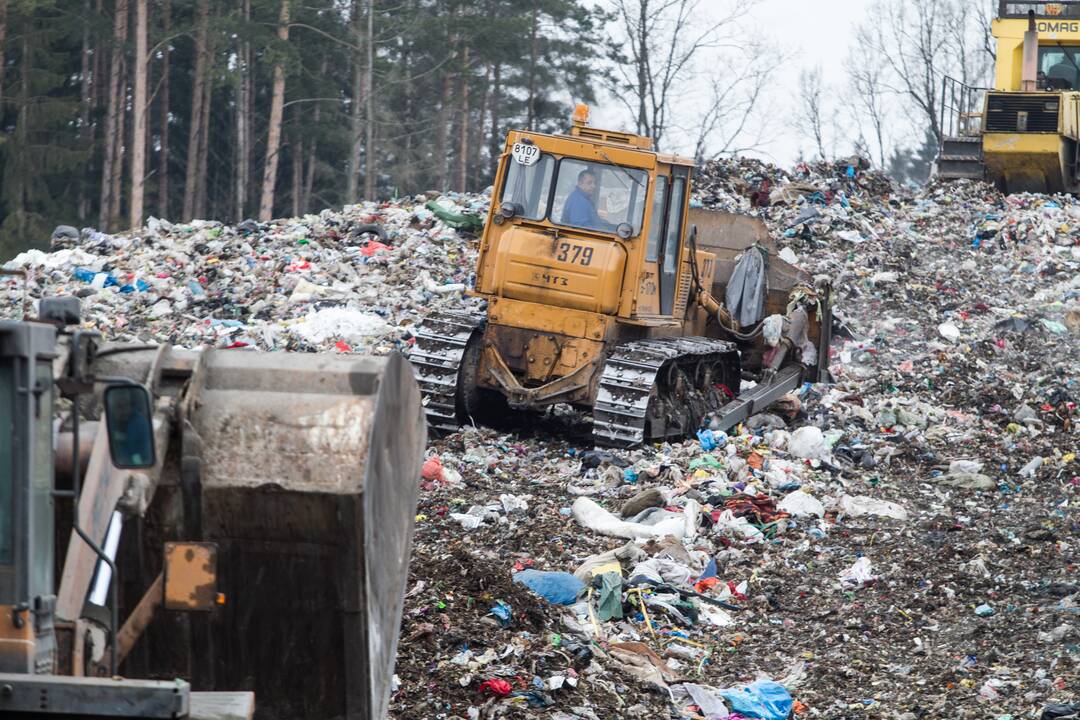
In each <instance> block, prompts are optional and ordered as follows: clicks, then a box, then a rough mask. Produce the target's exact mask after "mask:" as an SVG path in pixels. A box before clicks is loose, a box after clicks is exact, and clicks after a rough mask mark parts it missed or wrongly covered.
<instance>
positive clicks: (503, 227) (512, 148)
mask: <svg viewBox="0 0 1080 720" xmlns="http://www.w3.org/2000/svg"><path fill="white" fill-rule="evenodd" d="M693 171H694V165H693V161H692V160H689V159H687V158H682V157H678V156H676V155H667V154H663V153H659V152H656V151H655V150H654V149H653V143H652V141H651V139H649V138H646V137H642V136H637V135H632V134H628V133H623V132H614V131H609V130H602V129H599V128H595V127H591V126H590V125H589V124H588V108H587V107H585V106H578V107H577V109H576V110H575V113H574V117H573V120H572V126H571V129H570V133H569V135H554V134H545V133H539V132H524V131H512V132H510V133H509V135H508V137H507V139H506V144H505V148H504V151H503V153H502V156H501V158H500V162H499V168H498V175H497V178H496V181H495V185H494V189H493V193H494V194H493V196H492V205H491V209H490V211H489V214H488V217H487V222H486V224H485V227H484V231H483V236H482V238H481V241H480V251H479V258H478V261H477V269H476V286H475V290H474V291H473V294H474V295H476V296H479V297H481V298H483V299H485V300H486V301H487V307H486V312H483V313H441V314H437V315H433V316H430V317H429V318H428V319H427V320H425V322H424V324H423V325H422V326H421V327H420V328H419V330H418V332H417V337H416V343H415V346H414V348H413V351H412V353H411V355H410V361H411V362H412V363H413V366H414V368H415V370H416V375H417V379H418V380H419V383H420V388H421V391H422V393H423V396H424V403H425V407H426V411H427V417H428V423H429V425H430V426H431V427H433V428H436V429H442V430H453V429H456V428H457V427H459V425H460V424H462V423H468V422H470V421H472V422H480V423H485V422H492V421H494V420H498V419H499V417H500V416H502V415H504V414H505V413H509V412H514V411H520V410H540V409H543V408H547V407H550V406H553V405H556V404H560V403H565V404H568V405H571V406H576V407H579V408H582V409H584V410H586V411H588V412H591V414H592V418H593V436H594V439H595V441H596V443H597V444H598V445H603V446H617V447H629V446H633V445H637V444H640V443H643V442H653V441H662V440H665V439H668V438H678V437H683V436H686V435H691V434H693V433H694V432H696V431H697V430H699V429H700V428H701V427H702V425H703V424H705V423H709V424H710V425H711V426H712V427H713V428H718V429H726V428H729V427H731V426H733V425H735V424H737V423H738V422H740V421H741V420H743V419H745V418H746V417H748V416H749V415H751V414H753V413H754V412H758V411H760V410H761V409H763V408H764V407H766V406H768V405H769V404H770V403H771V402H773V401H775V399H776V398H778V397H780V396H781V395H783V394H784V393H787V392H789V391H791V390H792V389H794V388H796V387H798V386H799V385H800V383H802V382H803V381H804V380H818V379H822V378H824V377H825V374H826V372H827V367H828V351H829V338H830V328H831V314H830V308H829V289H828V287H827V285H826V284H824V283H817V284H815V282H814V279H813V278H812V277H810V276H809V275H807V274H806V273H805V272H802V271H801V270H799V269H798V268H796V267H794V266H792V265H790V264H788V263H787V262H785V261H784V260H783V259H781V258H780V257H779V256H778V251H777V247H776V245H775V244H774V242H773V241H772V240H771V239H770V237H769V233H768V231H767V229H766V228H765V226H764V225H763V224H762V223H761V222H760V221H758V220H755V219H753V218H750V217H743V216H739V215H731V214H726V213H716V212H710V211H707V210H703V209H700V208H692V207H691V190H692V187H691V184H692V182H693ZM747 380H749V381H751V382H747ZM744 385H746V386H747V388H746V392H740V390H742V389H743V386H744ZM751 385H752V387H750V386H751Z"/></svg>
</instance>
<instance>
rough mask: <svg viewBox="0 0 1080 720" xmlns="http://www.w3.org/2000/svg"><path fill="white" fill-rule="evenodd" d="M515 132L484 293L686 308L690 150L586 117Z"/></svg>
mask: <svg viewBox="0 0 1080 720" xmlns="http://www.w3.org/2000/svg"><path fill="white" fill-rule="evenodd" d="M586 117H587V111H586V110H585V109H584V108H583V106H579V109H578V111H577V112H576V113H575V116H574V124H573V127H572V128H571V132H570V135H547V134H543V133H535V132H525V131H512V132H511V133H509V135H508V137H507V141H506V147H505V150H504V153H503V155H502V158H501V160H500V166H499V172H498V178H497V181H496V187H495V197H496V198H497V203H496V204H495V206H494V207H493V209H492V216H491V220H492V221H491V222H489V223H488V224H487V226H486V228H485V232H484V237H483V241H482V244H481V254H482V257H481V260H480V263H479V273H478V276H477V284H476V288H477V292H478V293H479V294H481V295H492V296H497V297H501V298H508V299H512V300H520V301H524V302H530V303H537V304H542V305H552V306H557V307H562V308H566V309H569V310H580V311H584V312H589V313H598V314H602V315H607V316H615V317H618V318H620V319H622V320H630V319H637V320H641V321H649V320H661V321H663V320H667V321H668V322H672V321H673V318H676V317H679V316H681V314H682V313H683V311H684V310H685V306H686V297H685V292H684V293H682V296H681V297H680V293H679V285H680V283H679V271H680V267H681V265H682V262H681V261H682V252H683V250H684V248H683V247H682V237H683V234H684V229H685V224H686V214H687V209H688V199H689V183H690V171H691V169H692V163H691V162H690V161H689V160H686V159H681V158H677V157H674V156H664V155H660V154H659V153H656V152H654V151H653V149H652V141H651V140H649V139H648V138H645V137H641V136H637V135H631V134H627V133H619V132H612V131H606V130H598V129H595V128H590V127H587V126H586V124H585V122H586Z"/></svg>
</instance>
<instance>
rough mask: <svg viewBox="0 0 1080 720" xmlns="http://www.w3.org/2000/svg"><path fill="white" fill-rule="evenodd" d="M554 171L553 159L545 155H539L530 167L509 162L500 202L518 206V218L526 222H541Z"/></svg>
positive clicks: (545, 212)
mask: <svg viewBox="0 0 1080 720" xmlns="http://www.w3.org/2000/svg"><path fill="white" fill-rule="evenodd" d="M554 169H555V159H554V158H553V157H551V156H550V155H548V154H547V153H544V154H543V155H541V156H540V159H539V160H537V161H536V162H535V163H533V164H532V165H522V164H521V163H519V162H515V161H513V160H511V161H510V162H509V163H507V169H506V182H505V183H503V190H502V197H501V198H500V202H504V203H507V202H513V203H516V204H518V205H520V206H521V212H520V216H521V217H523V218H525V219H527V220H543V219H544V216H545V215H546V214H547V206H548V195H550V190H551V174H552V172H553V171H554Z"/></svg>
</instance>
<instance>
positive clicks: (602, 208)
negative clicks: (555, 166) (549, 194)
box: [550, 158, 649, 237]
mask: <svg viewBox="0 0 1080 720" xmlns="http://www.w3.org/2000/svg"><path fill="white" fill-rule="evenodd" d="M648 178H649V176H648V174H647V173H646V172H645V171H644V170H636V169H632V168H624V167H621V166H618V165H605V164H603V163H597V162H589V161H587V160H578V159H575V158H563V159H562V160H560V161H559V172H558V177H557V179H556V181H555V202H554V203H553V205H552V209H551V217H550V219H551V221H552V222H553V223H556V224H558V225H565V226H567V227H575V228H581V229H583V230H598V231H600V232H609V233H610V232H615V230H616V228H617V227H618V226H619V225H622V224H624V223H625V224H627V225H629V226H630V227H631V228H632V231H631V232H630V236H631V237H633V236H634V235H637V234H638V233H639V232H641V221H642V218H643V217H644V215H645V190H646V187H647V184H648Z"/></svg>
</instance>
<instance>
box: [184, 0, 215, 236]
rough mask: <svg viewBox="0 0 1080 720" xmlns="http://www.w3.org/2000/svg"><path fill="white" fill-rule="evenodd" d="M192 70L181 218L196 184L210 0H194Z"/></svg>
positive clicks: (188, 213)
mask: <svg viewBox="0 0 1080 720" xmlns="http://www.w3.org/2000/svg"><path fill="white" fill-rule="evenodd" d="M195 16H196V31H195V70H194V79H193V84H192V86H191V120H190V121H189V122H188V147H187V168H186V172H185V177H184V210H183V213H182V216H181V218H180V219H181V220H191V219H192V218H193V217H194V216H195V191H196V188H197V187H198V172H199V145H200V143H201V137H200V136H201V134H202V115H203V112H202V106H203V96H204V95H205V92H204V90H203V86H204V85H205V84H206V81H207V77H206V75H207V72H206V70H207V68H206V66H207V59H208V58H207V55H208V53H207V52H206V42H207V38H208V37H209V35H210V0H198V3H197V5H196V10H195Z"/></svg>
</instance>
